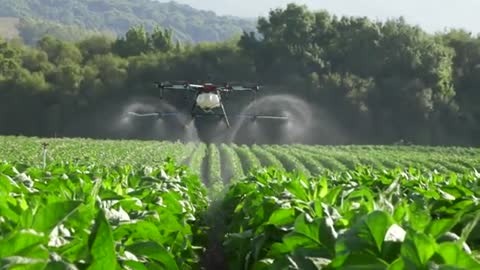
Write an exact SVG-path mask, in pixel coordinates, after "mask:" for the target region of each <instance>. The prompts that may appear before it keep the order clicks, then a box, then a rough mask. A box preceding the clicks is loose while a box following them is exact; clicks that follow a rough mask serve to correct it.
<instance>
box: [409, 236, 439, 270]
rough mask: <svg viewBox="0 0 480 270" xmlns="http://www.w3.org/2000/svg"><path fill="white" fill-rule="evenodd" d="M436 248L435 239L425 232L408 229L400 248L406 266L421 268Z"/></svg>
mask: <svg viewBox="0 0 480 270" xmlns="http://www.w3.org/2000/svg"><path fill="white" fill-rule="evenodd" d="M436 250H437V244H436V242H435V239H434V238H433V237H431V236H429V235H427V234H425V233H421V232H415V231H412V230H409V231H408V232H407V235H406V237H405V241H404V243H403V245H402V247H401V249H400V253H401V256H402V258H403V261H404V263H405V266H407V267H416V268H418V269H423V268H424V267H426V265H427V262H428V261H429V260H430V258H432V256H433V255H434V254H435V251H436Z"/></svg>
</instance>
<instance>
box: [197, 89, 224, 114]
mask: <svg viewBox="0 0 480 270" xmlns="http://www.w3.org/2000/svg"><path fill="white" fill-rule="evenodd" d="M196 102H197V105H198V107H200V108H202V109H206V110H211V109H213V108H217V107H220V97H219V96H218V94H216V93H201V94H199V95H198V97H197V100H196Z"/></svg>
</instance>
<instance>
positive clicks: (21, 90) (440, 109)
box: [0, 4, 480, 145]
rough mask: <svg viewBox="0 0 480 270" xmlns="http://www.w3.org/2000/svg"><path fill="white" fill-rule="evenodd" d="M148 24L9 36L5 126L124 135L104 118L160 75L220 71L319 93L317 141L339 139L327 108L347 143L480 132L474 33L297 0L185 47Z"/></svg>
mask: <svg viewBox="0 0 480 270" xmlns="http://www.w3.org/2000/svg"><path fill="white" fill-rule="evenodd" d="M14 6H16V5H14ZM14 6H12V7H14ZM147 30H148V29H146V28H144V27H142V26H138V27H133V28H130V29H129V30H128V31H127V32H126V34H125V36H123V37H120V38H118V39H112V38H109V37H105V36H97V37H91V38H88V39H84V40H82V41H80V42H76V43H72V42H65V41H61V40H57V39H54V38H52V37H48V36H46V37H43V38H42V39H40V40H39V41H38V43H37V46H36V47H35V48H31V47H26V46H22V45H21V44H19V43H18V42H15V41H12V42H3V41H1V42H0V63H1V65H0V66H1V70H0V122H1V123H2V125H1V126H0V133H2V134H25V135H41V136H53V135H55V134H57V135H59V136H96V137H122V136H123V137H125V135H124V134H121V132H119V131H118V130H114V131H112V130H107V127H106V126H105V125H104V123H105V122H109V121H111V119H110V118H109V117H110V116H111V115H112V114H114V113H117V115H118V110H119V108H120V105H119V104H123V103H124V102H126V101H127V100H128V99H129V98H130V97H132V96H141V95H156V94H157V91H156V89H155V88H154V86H153V85H152V82H153V81H157V80H190V81H196V80H205V79H207V78H209V76H211V75H213V77H214V78H215V79H217V80H218V81H221V82H224V81H227V80H228V81H243V80H247V81H254V80H259V81H261V82H263V84H264V85H265V93H266V94H268V93H289V94H292V95H295V96H298V97H300V98H302V99H304V100H307V101H308V102H310V103H311V104H312V106H313V107H315V109H316V112H315V117H314V121H317V122H316V125H317V127H318V129H317V130H316V131H314V132H313V131H312V133H314V134H322V135H318V136H317V137H315V138H313V139H312V141H310V142H315V143H335V141H334V140H333V139H332V138H331V137H336V136H333V135H330V137H329V136H328V135H329V129H330V124H327V121H325V119H328V120H329V121H330V122H333V123H336V125H338V126H340V128H341V130H342V131H341V133H342V134H343V135H344V137H346V139H345V140H344V141H343V142H342V143H345V142H347V143H353V144H355V143H368V144H390V143H392V142H395V141H398V140H400V139H403V140H406V141H410V142H413V143H415V144H464V145H478V143H479V142H480V129H479V127H480V125H479V123H480V111H479V109H478V108H479V107H478V106H476V104H477V103H478V100H479V97H480V96H479V95H478V91H476V88H477V87H478V86H479V83H480V82H479V81H478V78H479V74H478V66H477V65H478V63H477V59H480V40H479V39H478V38H477V37H473V36H472V35H471V34H469V33H466V32H463V31H460V30H452V31H450V32H446V33H440V34H436V35H430V34H427V33H425V32H424V31H422V30H421V29H420V28H418V27H416V26H412V25H409V24H407V23H406V22H405V21H403V20H402V19H398V20H389V21H386V22H383V23H380V22H372V21H370V20H368V19H366V18H355V17H342V18H337V17H335V16H331V15H330V14H328V13H327V12H323V11H318V12H312V11H309V10H307V9H306V8H304V7H301V6H297V5H293V4H292V5H289V6H288V7H287V8H286V9H284V10H281V9H277V10H273V11H272V12H271V13H270V16H269V17H268V18H261V19H260V20H259V21H258V32H259V34H260V35H261V36H258V37H257V36H255V34H253V33H247V32H245V33H244V34H243V36H241V38H240V39H239V40H231V41H228V42H223V43H214V44H198V45H195V46H193V45H192V46H181V45H179V44H176V43H175V42H174V41H173V40H172V35H173V34H172V32H170V31H168V30H165V29H163V28H158V27H157V28H155V29H152V30H151V31H147ZM175 102H177V103H175ZM178 102H184V101H183V100H182V99H181V97H179V99H178V100H177V101H173V103H174V104H176V105H179V107H180V108H185V104H184V103H178ZM234 103H235V104H236V105H237V106H240V105H241V104H242V103H241V102H234ZM115 106H117V107H115ZM187 107H188V106H187ZM138 130H139V131H140V130H141V128H139V129H138ZM319 130H320V131H319ZM138 135H142V134H141V133H140V132H139V133H138V134H135V136H138ZM133 136H134V135H131V137H133Z"/></svg>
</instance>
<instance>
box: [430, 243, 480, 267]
mask: <svg viewBox="0 0 480 270" xmlns="http://www.w3.org/2000/svg"><path fill="white" fill-rule="evenodd" d="M437 253H438V254H439V255H440V256H441V257H442V259H443V263H444V264H446V265H451V266H457V267H462V268H464V269H472V270H473V269H480V263H479V262H478V261H476V260H475V259H473V258H472V257H471V256H470V255H468V254H467V253H466V252H465V251H464V250H462V249H461V248H460V246H459V245H458V244H456V243H453V242H446V243H442V244H439V245H438V249H437Z"/></svg>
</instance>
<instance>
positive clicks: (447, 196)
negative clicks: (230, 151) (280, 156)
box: [222, 168, 480, 270]
mask: <svg viewBox="0 0 480 270" xmlns="http://www.w3.org/2000/svg"><path fill="white" fill-rule="evenodd" d="M478 177H479V176H478V174H473V173H472V174H466V175H462V176H458V175H451V176H446V175H442V174H437V173H430V174H422V173H420V172H419V171H416V170H413V169H409V170H405V171H403V170H389V171H383V172H382V171H372V170H369V169H366V168H359V169H357V170H355V171H349V172H344V173H325V174H323V175H322V176H321V177H318V178H306V177H304V176H302V175H297V174H289V173H282V172H279V171H276V170H273V169H272V170H264V171H259V172H257V173H256V174H254V175H252V176H251V177H250V178H248V179H245V180H243V181H241V182H238V183H235V184H234V185H233V186H232V187H231V188H230V189H229V190H228V191H227V193H226V195H225V198H224V201H223V205H222V206H223V209H224V211H225V222H226V226H227V227H226V229H225V231H226V239H225V242H224V245H225V254H226V257H227V261H228V266H229V267H228V269H392V270H393V269H480V263H479V261H478V255H479V254H478V246H479V244H480V242H479V238H478V230H479V225H478V219H479V217H480V212H479V208H478V204H477V203H476V201H475V200H476V199H472V198H476V196H478Z"/></svg>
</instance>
